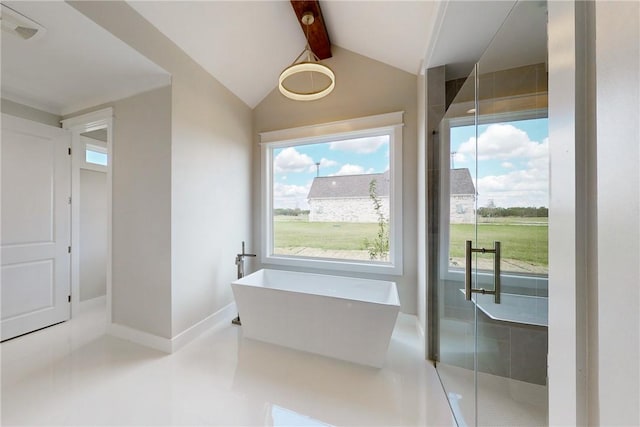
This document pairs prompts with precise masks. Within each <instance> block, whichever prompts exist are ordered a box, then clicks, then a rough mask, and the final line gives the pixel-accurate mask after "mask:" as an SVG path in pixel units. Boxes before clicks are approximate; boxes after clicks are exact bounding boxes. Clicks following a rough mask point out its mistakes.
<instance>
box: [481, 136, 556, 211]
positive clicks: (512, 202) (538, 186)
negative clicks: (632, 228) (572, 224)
mask: <svg viewBox="0 0 640 427" xmlns="http://www.w3.org/2000/svg"><path fill="white" fill-rule="evenodd" d="M543 144H545V145H548V140H547V139H546V138H545V140H544V141H543ZM477 189H478V198H479V200H478V203H479V206H486V205H487V203H488V201H489V200H494V202H495V204H496V206H501V207H510V206H535V207H539V206H547V207H548V206H549V158H548V157H538V158H533V159H531V160H529V161H528V162H527V164H526V168H525V169H519V170H513V171H510V172H508V173H506V174H503V175H491V176H485V177H482V178H480V179H478V185H477Z"/></svg>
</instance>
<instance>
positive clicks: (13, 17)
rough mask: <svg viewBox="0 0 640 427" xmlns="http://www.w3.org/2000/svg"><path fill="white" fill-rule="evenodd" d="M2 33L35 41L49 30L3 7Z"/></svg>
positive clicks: (1, 16)
mask: <svg viewBox="0 0 640 427" xmlns="http://www.w3.org/2000/svg"><path fill="white" fill-rule="evenodd" d="M0 20H2V31H5V32H7V33H9V34H13V35H14V36H16V37H18V38H20V39H22V40H35V39H38V38H40V37H41V36H42V35H43V34H44V33H45V32H46V31H47V30H46V29H45V28H44V27H43V26H42V25H40V24H38V23H37V22H35V21H34V20H33V19H29V18H27V17H26V16H24V15H23V14H21V13H20V12H17V11H15V10H13V9H11V8H10V7H9V6H6V5H4V4H3V5H2V15H0Z"/></svg>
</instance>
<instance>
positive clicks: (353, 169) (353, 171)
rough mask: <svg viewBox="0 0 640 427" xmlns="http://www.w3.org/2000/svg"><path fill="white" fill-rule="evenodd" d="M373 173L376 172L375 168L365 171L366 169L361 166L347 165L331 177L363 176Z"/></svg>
mask: <svg viewBox="0 0 640 427" xmlns="http://www.w3.org/2000/svg"><path fill="white" fill-rule="evenodd" d="M373 172H374V169H373V168H369V169H367V170H366V171H365V169H364V168H363V167H362V166H360V165H352V164H349V163H347V164H346V165H343V166H342V167H341V168H340V170H339V171H338V172H336V173H334V174H331V175H329V176H338V175H362V174H368V173H373Z"/></svg>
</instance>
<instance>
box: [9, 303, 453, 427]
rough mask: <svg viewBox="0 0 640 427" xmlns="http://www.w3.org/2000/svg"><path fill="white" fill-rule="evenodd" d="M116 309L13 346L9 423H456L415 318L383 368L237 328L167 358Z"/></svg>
mask: <svg viewBox="0 0 640 427" xmlns="http://www.w3.org/2000/svg"><path fill="white" fill-rule="evenodd" d="M104 331H105V315H104V307H97V308H94V309H91V310H89V311H87V312H85V313H82V314H81V315H80V316H78V317H77V318H75V319H73V320H71V321H69V322H66V323H63V324H60V325H56V326H53V327H50V328H47V329H44V330H41V331H38V332H35V333H33V334H29V335H25V336H23V337H20V338H16V339H14V340H10V341H7V342H5V343H3V344H2V345H1V346H0V351H1V356H2V418H1V420H2V425H223V426H237V425H242V426H262V425H268V426H271V425H273V426H276V425H282V426H284V425H286V426H301V425H304V426H311V425H349V426H356V425H360V426H374V425H376V426H391V425H407V426H418V425H434V426H436V425H438V426H439V425H442V426H450V425H455V423H454V421H453V418H452V415H451V412H450V410H449V406H448V404H447V401H446V398H445V395H444V393H443V391H442V388H441V386H440V383H439V381H438V378H437V375H436V372H435V369H434V368H433V366H432V365H431V364H430V363H428V362H425V361H424V360H422V357H421V351H420V346H421V344H420V339H419V338H418V334H417V333H416V329H415V323H414V318H413V317H411V316H405V315H401V316H400V318H399V319H398V322H397V324H396V328H395V331H394V333H393V337H392V341H391V344H390V348H389V353H388V357H387V363H386V365H385V367H384V368H383V369H381V370H377V369H372V368H367V367H362V366H359V365H355V364H351V363H346V362H341V361H337V360H333V359H328V358H324V357H320V356H314V355H310V354H307V353H301V352H297V351H293V350H288V349H285V348H281V347H277V346H273V345H269V344H264V343H260V342H257V341H251V340H247V339H243V338H242V329H241V328H238V327H236V326H231V325H229V326H228V327H224V328H223V329H221V330H217V331H215V330H212V331H209V332H207V333H205V334H203V335H202V336H201V337H199V338H198V339H197V340H195V341H193V342H192V343H190V344H189V345H187V346H186V347H184V348H182V349H181V350H180V351H178V352H176V353H174V354H172V355H165V354H163V353H159V352H157V351H154V350H151V349H147V348H145V347H141V346H138V345H136V344H133V343H130V342H127V341H123V340H120V339H117V338H114V337H111V336H108V335H105V334H104Z"/></svg>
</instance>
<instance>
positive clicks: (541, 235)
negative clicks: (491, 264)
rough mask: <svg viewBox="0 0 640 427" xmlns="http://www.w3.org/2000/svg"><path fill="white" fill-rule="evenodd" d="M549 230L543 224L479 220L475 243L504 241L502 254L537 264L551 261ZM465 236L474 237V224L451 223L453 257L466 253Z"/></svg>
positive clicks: (450, 252) (490, 245)
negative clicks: (484, 222)
mask: <svg viewBox="0 0 640 427" xmlns="http://www.w3.org/2000/svg"><path fill="white" fill-rule="evenodd" d="M548 230H549V227H548V226H547V225H546V224H544V225H526V224H504V223H503V224H478V242H477V243H476V244H475V246H476V247H484V248H487V249H489V248H493V242H494V241H496V240H497V241H499V242H502V245H501V249H502V258H505V259H515V260H520V261H524V262H528V263H531V264H534V265H541V266H546V265H547V264H548V254H549V250H548V243H547V242H548ZM465 240H475V239H474V227H473V225H472V224H452V225H451V236H450V239H449V241H450V242H451V247H450V248H449V249H450V250H449V254H450V256H451V257H458V258H462V257H464V246H465Z"/></svg>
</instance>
